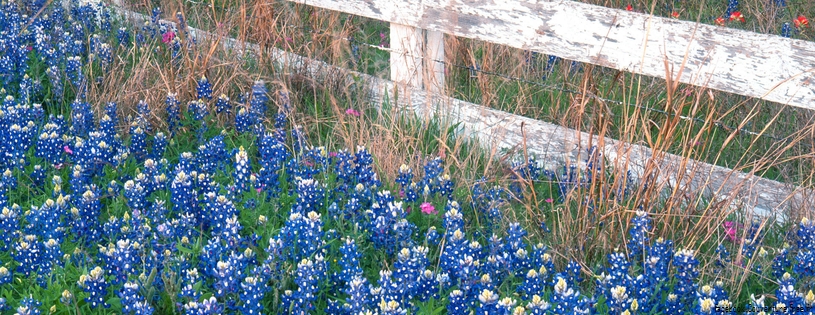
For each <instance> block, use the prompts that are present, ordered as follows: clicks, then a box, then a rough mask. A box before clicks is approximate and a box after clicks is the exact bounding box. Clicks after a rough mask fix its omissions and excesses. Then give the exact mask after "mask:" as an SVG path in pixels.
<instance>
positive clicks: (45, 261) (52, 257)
mask: <svg viewBox="0 0 815 315" xmlns="http://www.w3.org/2000/svg"><path fill="white" fill-rule="evenodd" d="M60 245H61V244H60V243H59V242H58V241H57V240H55V239H53V238H51V239H48V240H47V241H45V242H43V244H42V247H40V248H42V250H43V253H42V257H41V258H40V270H39V271H38V272H37V276H38V277H39V278H40V279H41V283H46V285H47V283H48V282H47V281H46V280H47V279H46V278H49V277H50V276H51V272H52V271H53V267H54V266H61V259H62V250H61V249H60Z"/></svg>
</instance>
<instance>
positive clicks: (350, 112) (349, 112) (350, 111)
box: [345, 108, 360, 117]
mask: <svg viewBox="0 0 815 315" xmlns="http://www.w3.org/2000/svg"><path fill="white" fill-rule="evenodd" d="M345 114H346V115H351V116H356V117H359V116H360V113H359V112H358V111H357V110H356V109H353V108H349V109H346V110H345Z"/></svg>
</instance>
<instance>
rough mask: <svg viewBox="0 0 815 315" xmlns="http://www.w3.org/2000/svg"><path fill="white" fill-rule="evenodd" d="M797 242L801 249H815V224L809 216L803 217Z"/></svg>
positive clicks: (797, 233)
mask: <svg viewBox="0 0 815 315" xmlns="http://www.w3.org/2000/svg"><path fill="white" fill-rule="evenodd" d="M796 235H797V236H798V239H797V242H796V244H797V245H798V248H801V249H815V224H814V223H813V222H812V221H810V220H809V219H807V218H803V219H801V223H800V224H799V225H798V231H797V232H796Z"/></svg>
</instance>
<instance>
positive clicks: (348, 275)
mask: <svg viewBox="0 0 815 315" xmlns="http://www.w3.org/2000/svg"><path fill="white" fill-rule="evenodd" d="M340 254H342V258H341V259H339V267H340V272H339V273H338V274H337V278H338V279H339V280H340V281H342V283H350V282H351V280H353V279H354V278H356V277H360V276H362V268H360V266H359V258H361V257H362V255H361V254H360V253H359V251H358V250H357V244H356V242H355V241H354V240H353V239H351V238H347V239H345V242H343V244H342V246H340Z"/></svg>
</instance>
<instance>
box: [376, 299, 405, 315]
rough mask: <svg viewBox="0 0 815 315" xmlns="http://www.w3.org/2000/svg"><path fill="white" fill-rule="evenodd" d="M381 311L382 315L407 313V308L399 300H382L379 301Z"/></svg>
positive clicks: (402, 314)
mask: <svg viewBox="0 0 815 315" xmlns="http://www.w3.org/2000/svg"><path fill="white" fill-rule="evenodd" d="M379 311H380V312H381V314H382V315H405V314H407V310H406V309H404V308H402V307H401V305H400V304H399V302H397V301H387V302H386V301H385V300H382V301H381V302H379Z"/></svg>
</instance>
